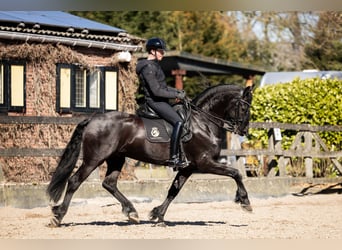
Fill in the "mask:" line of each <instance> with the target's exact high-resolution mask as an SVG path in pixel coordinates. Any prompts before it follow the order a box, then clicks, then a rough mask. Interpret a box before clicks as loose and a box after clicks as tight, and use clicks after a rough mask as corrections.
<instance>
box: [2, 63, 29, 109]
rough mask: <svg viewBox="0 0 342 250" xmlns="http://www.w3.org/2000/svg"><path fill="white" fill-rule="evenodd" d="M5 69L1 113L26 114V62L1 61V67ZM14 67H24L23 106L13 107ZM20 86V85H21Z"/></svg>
mask: <svg viewBox="0 0 342 250" xmlns="http://www.w3.org/2000/svg"><path fill="white" fill-rule="evenodd" d="M1 66H2V67H3V75H2V84H3V90H2V91H3V103H0V113H8V112H18V113H19V112H25V110H26V62H25V61H21V60H0V67H1ZM12 66H21V67H22V76H21V77H22V86H19V87H20V88H21V91H22V92H21V93H20V94H22V102H23V103H22V105H12V90H13V88H14V83H12V79H13V78H12ZM19 84H20V83H19Z"/></svg>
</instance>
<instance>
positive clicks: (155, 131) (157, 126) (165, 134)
mask: <svg viewBox="0 0 342 250" xmlns="http://www.w3.org/2000/svg"><path fill="white" fill-rule="evenodd" d="M141 119H142V120H143V123H144V127H145V131H146V138H147V140H148V141H150V142H169V141H170V134H169V131H168V130H167V129H166V122H165V121H164V120H162V119H146V118H143V117H142V118H141ZM170 126H171V125H170Z"/></svg>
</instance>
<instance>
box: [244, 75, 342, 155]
mask: <svg viewBox="0 0 342 250" xmlns="http://www.w3.org/2000/svg"><path fill="white" fill-rule="evenodd" d="M251 121H252V122H265V121H272V122H281V123H292V124H310V125H320V126H323V125H342V81H339V80H335V79H327V80H323V79H318V78H316V79H308V80H299V79H296V80H294V81H293V82H290V83H286V84H275V85H266V86H265V87H263V88H256V89H255V91H254V95H253V102H252V106H251ZM282 132H283V134H282V135H283V139H284V140H283V147H284V148H287V147H288V146H289V145H290V144H291V143H292V140H293V137H294V135H295V134H296V133H297V132H296V131H282ZM319 135H320V136H321V137H322V139H323V140H324V141H325V143H326V144H327V145H328V146H329V148H330V149H332V150H341V146H342V145H341V144H342V133H341V132H322V133H320V134H319ZM249 139H251V140H254V141H256V140H258V141H261V142H262V144H263V145H267V131H262V130H257V129H250V138H249Z"/></svg>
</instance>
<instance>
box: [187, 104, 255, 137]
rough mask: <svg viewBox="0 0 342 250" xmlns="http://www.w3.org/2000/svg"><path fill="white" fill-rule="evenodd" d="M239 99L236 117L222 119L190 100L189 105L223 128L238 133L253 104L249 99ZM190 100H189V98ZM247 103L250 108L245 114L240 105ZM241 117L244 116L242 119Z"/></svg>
mask: <svg viewBox="0 0 342 250" xmlns="http://www.w3.org/2000/svg"><path fill="white" fill-rule="evenodd" d="M236 99H237V101H236V102H235V118H232V119H229V120H226V119H222V118H220V117H218V116H216V115H213V114H211V113H210V112H207V111H204V110H203V109H201V108H199V107H197V106H196V105H194V104H193V103H191V102H190V101H189V105H190V106H191V107H192V108H193V109H194V110H196V111H199V112H201V113H203V114H204V115H205V116H206V117H207V118H208V119H209V120H210V121H211V122H212V123H214V124H215V125H216V126H218V127H222V128H223V129H225V130H227V131H229V132H233V133H237V134H238V132H239V126H240V125H241V124H242V123H243V122H244V121H245V120H246V119H248V117H247V112H248V110H249V107H250V106H251V105H250V103H248V102H247V101H245V100H243V99H242V98H236ZM187 101H188V100H187ZM243 104H245V105H247V106H248V109H246V111H245V112H244V114H242V116H241V114H240V107H241V106H242V105H243ZM240 117H243V118H241V119H240Z"/></svg>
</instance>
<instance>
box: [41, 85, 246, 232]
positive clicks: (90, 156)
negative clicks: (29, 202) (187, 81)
mask: <svg viewBox="0 0 342 250" xmlns="http://www.w3.org/2000/svg"><path fill="white" fill-rule="evenodd" d="M251 101H252V89H251V87H246V88H245V89H242V88H240V87H238V86H236V85H217V86H214V87H210V88H208V89H206V90H205V91H203V92H202V93H201V94H199V95H198V96H197V97H196V98H195V99H194V100H193V101H192V102H191V103H190V107H191V115H190V120H191V131H192V137H191V139H190V140H189V141H188V142H185V143H183V149H184V153H185V155H186V158H187V160H189V162H190V164H189V165H188V166H187V167H185V168H183V169H180V170H179V171H178V173H177V175H176V177H175V179H174V180H173V182H172V185H171V187H170V188H169V190H168V194H167V197H166V199H165V201H164V202H163V203H162V204H161V205H160V206H157V207H155V208H154V209H153V210H152V211H151V213H150V220H152V221H156V222H157V223H161V224H163V223H164V215H165V213H166V210H167V208H168V206H169V205H170V203H171V202H172V200H173V199H174V198H175V197H176V196H177V194H178V193H179V191H180V190H181V188H182V187H183V185H184V183H185V182H186V180H187V179H188V178H189V177H190V176H191V174H192V173H193V172H196V173H210V174H217V175H224V176H229V177H232V178H233V179H234V180H235V182H236V184H237V191H236V197H235V202H237V203H240V204H241V207H242V208H243V209H244V210H246V211H252V207H251V206H250V202H249V199H248V194H247V191H246V189H245V187H244V185H243V182H242V176H241V174H240V173H239V171H238V170H237V169H235V168H232V167H228V166H226V165H224V164H220V163H218V162H217V159H218V157H219V155H220V150H221V149H220V145H221V135H222V128H225V129H227V130H230V131H232V132H234V133H237V134H240V135H244V134H246V133H247V131H248V125H249V119H250V104H251ZM81 146H82V148H83V162H82V165H81V166H80V167H79V169H78V170H77V171H76V172H75V173H74V174H73V175H72V171H73V169H74V167H75V165H76V161H77V159H78V157H79V153H80V150H81ZM125 157H129V158H133V159H136V160H139V161H143V162H149V163H153V164H158V165H163V164H164V163H165V161H166V160H167V159H169V158H168V157H169V143H151V142H149V141H148V140H147V139H146V133H145V128H144V125H143V122H142V119H141V118H140V117H138V116H136V115H134V114H127V113H123V112H117V111H113V112H108V113H104V114H98V115H95V116H94V117H92V118H89V119H86V120H84V121H82V122H80V123H79V124H78V125H77V127H76V129H75V131H74V133H73V135H72V137H71V139H70V141H69V143H68V145H67V147H66V148H65V150H64V153H63V155H62V156H61V159H60V161H59V164H58V166H57V168H56V171H55V172H54V174H53V176H52V179H51V182H50V184H49V186H48V188H47V194H48V196H49V197H50V200H51V203H52V204H51V210H52V213H53V216H52V218H51V220H50V224H49V225H50V226H52V227H57V226H59V225H60V223H61V221H62V219H63V217H64V216H65V214H66V212H67V210H68V207H69V204H70V201H71V198H72V196H73V194H74V193H75V191H76V190H77V189H78V188H79V186H80V185H81V183H82V182H83V181H84V180H85V179H86V178H87V177H88V176H89V175H90V173H91V172H92V171H93V170H94V169H96V168H97V167H98V166H99V165H100V164H102V163H103V162H106V163H107V172H106V176H105V178H104V180H103V182H102V186H103V187H104V188H105V189H106V190H107V191H108V192H109V193H111V194H112V195H113V196H114V197H115V198H116V199H117V200H118V201H119V202H120V203H121V205H122V212H123V213H124V214H125V215H126V216H127V217H128V218H129V220H131V221H133V222H136V223H138V222H139V217H138V213H137V211H136V210H135V208H134V206H133V204H132V203H131V202H130V201H129V200H128V199H127V198H126V197H125V196H124V195H123V194H122V193H121V192H120V191H119V190H118V187H117V181H118V177H119V174H120V171H121V169H122V167H123V165H124V162H125Z"/></svg>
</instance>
